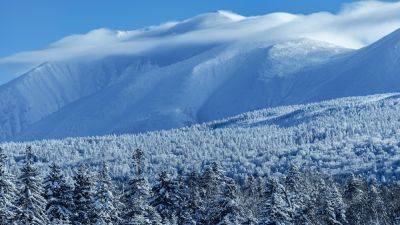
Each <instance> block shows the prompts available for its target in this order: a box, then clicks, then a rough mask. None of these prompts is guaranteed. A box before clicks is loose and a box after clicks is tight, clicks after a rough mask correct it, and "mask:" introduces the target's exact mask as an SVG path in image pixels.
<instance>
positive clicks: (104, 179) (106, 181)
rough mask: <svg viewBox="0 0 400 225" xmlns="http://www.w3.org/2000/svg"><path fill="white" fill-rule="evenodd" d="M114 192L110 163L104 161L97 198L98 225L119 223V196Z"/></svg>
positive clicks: (99, 175) (98, 179)
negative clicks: (116, 196)
mask: <svg viewBox="0 0 400 225" xmlns="http://www.w3.org/2000/svg"><path fill="white" fill-rule="evenodd" d="M114 193H115V192H114V187H113V183H112V180H111V177H110V175H109V172H108V165H107V164H106V163H103V166H102V168H101V170H100V172H99V174H98V178H97V188H96V200H95V210H96V214H97V218H96V223H95V224H96V225H113V224H118V223H119V221H120V219H119V212H118V207H119V203H118V201H117V198H115V197H114Z"/></svg>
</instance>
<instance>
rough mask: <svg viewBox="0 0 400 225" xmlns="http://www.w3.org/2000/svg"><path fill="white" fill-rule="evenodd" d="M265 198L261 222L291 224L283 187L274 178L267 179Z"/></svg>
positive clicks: (279, 224)
mask: <svg viewBox="0 0 400 225" xmlns="http://www.w3.org/2000/svg"><path fill="white" fill-rule="evenodd" d="M266 192H267V193H266V194H265V196H266V199H265V203H264V206H263V210H262V213H263V214H262V218H261V224H265V225H288V224H292V218H291V213H292V212H291V211H290V210H291V209H290V207H289V204H288V202H287V200H286V198H285V196H284V193H285V190H284V187H283V186H282V185H281V184H280V183H279V181H278V180H277V179H276V178H272V179H270V180H269V181H268V188H267V191H266Z"/></svg>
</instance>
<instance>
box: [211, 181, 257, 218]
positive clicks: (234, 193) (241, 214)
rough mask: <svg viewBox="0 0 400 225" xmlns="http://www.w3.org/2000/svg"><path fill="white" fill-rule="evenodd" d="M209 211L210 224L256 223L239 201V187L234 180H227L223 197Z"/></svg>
mask: <svg viewBox="0 0 400 225" xmlns="http://www.w3.org/2000/svg"><path fill="white" fill-rule="evenodd" d="M209 213H210V214H211V220H210V221H209V224H221V225H222V224H224V225H229V224H244V223H245V222H247V223H250V224H255V219H254V218H253V217H252V215H251V214H248V215H246V214H245V211H244V209H243V208H242V206H241V204H240V202H239V197H238V188H237V186H236V184H235V182H234V181H233V180H227V181H226V182H225V185H224V188H223V193H222V195H221V197H220V198H219V200H217V204H216V205H214V206H213V207H212V208H211V210H210V212H209Z"/></svg>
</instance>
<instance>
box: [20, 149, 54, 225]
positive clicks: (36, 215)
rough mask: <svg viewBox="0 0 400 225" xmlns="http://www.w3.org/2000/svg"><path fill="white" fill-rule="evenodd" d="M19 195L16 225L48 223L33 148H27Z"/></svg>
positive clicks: (41, 224)
mask: <svg viewBox="0 0 400 225" xmlns="http://www.w3.org/2000/svg"><path fill="white" fill-rule="evenodd" d="M18 181H19V183H18V185H19V193H18V198H17V200H16V203H15V206H16V207H17V210H16V215H15V220H14V222H15V224H18V225H27V224H29V225H44V224H47V223H48V219H47V216H46V212H45V207H46V200H45V199H44V198H43V194H44V193H43V189H42V186H41V184H42V182H41V180H40V178H39V172H38V169H37V168H36V167H34V165H33V154H32V148H31V147H27V148H26V153H25V164H24V166H23V167H22V169H21V175H20V176H19V179H18Z"/></svg>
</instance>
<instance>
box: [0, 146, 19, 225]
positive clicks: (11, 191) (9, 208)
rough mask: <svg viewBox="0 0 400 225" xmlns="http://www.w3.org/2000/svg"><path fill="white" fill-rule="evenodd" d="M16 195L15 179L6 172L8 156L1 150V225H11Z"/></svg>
mask: <svg viewBox="0 0 400 225" xmlns="http://www.w3.org/2000/svg"><path fill="white" fill-rule="evenodd" d="M15 194H16V189H15V185H14V183H13V179H12V177H11V175H10V174H9V173H8V172H7V170H6V155H5V154H4V150H3V149H2V148H0V225H7V224H11V220H12V218H13V212H14V209H15V206H14V198H15Z"/></svg>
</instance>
